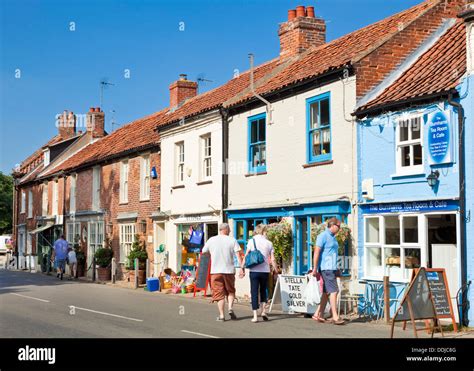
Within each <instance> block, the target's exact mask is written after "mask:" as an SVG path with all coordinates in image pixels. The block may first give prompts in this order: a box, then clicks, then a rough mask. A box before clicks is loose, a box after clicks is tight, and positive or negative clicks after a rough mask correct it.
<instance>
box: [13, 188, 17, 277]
mask: <svg viewBox="0 0 474 371" xmlns="http://www.w3.org/2000/svg"><path fill="white" fill-rule="evenodd" d="M17 198H18V182H17V180H16V179H13V225H12V232H13V233H12V236H13V241H15V244H14V248H15V250H14V251H12V257H13V256H14V255H15V253H16V256H17V259H16V262H17V265H16V268H17V269H18V199H17Z"/></svg>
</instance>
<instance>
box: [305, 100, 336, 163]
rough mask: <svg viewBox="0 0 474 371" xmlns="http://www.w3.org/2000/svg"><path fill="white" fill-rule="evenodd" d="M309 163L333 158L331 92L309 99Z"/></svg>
mask: <svg viewBox="0 0 474 371" xmlns="http://www.w3.org/2000/svg"><path fill="white" fill-rule="evenodd" d="M306 105H307V121H308V123H307V128H308V130H307V131H308V134H307V135H308V156H307V160H308V162H309V163H312V162H318V161H328V160H330V159H331V119H330V100H329V93H325V94H322V95H319V96H317V97H313V98H310V99H307V101H306Z"/></svg>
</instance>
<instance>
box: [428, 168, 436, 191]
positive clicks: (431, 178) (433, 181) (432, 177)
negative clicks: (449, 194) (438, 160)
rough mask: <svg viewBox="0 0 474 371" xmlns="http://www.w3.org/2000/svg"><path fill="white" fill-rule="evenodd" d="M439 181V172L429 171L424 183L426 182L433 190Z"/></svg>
mask: <svg viewBox="0 0 474 371" xmlns="http://www.w3.org/2000/svg"><path fill="white" fill-rule="evenodd" d="M438 179H439V171H438V170H435V171H433V170H431V173H430V175H428V176H427V177H426V181H427V182H428V185H429V186H430V187H431V188H433V187H434V186H435V185H436V184H437V183H438Z"/></svg>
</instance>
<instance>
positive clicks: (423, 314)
mask: <svg viewBox="0 0 474 371" xmlns="http://www.w3.org/2000/svg"><path fill="white" fill-rule="evenodd" d="M409 304H410V305H411V310H412V313H413V318H412V317H411V314H410V308H409ZM435 317H436V315H435V311H434V306H433V301H432V300H431V297H430V285H429V283H428V279H427V276H426V272H425V270H424V269H420V271H419V272H418V273H417V274H416V276H415V277H414V279H413V280H412V282H411V284H410V286H408V289H407V292H406V293H405V297H404V298H403V301H402V305H401V308H400V309H399V311H398V312H397V314H396V315H395V317H394V321H409V320H419V319H430V318H435Z"/></svg>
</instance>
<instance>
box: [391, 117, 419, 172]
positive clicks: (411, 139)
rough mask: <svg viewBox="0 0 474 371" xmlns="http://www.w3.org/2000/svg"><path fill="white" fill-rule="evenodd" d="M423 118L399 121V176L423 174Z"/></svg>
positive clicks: (397, 142)
mask: <svg viewBox="0 0 474 371" xmlns="http://www.w3.org/2000/svg"><path fill="white" fill-rule="evenodd" d="M422 129H423V125H422V120H421V116H413V117H410V118H408V119H402V120H399V121H398V125H397V129H396V133H395V135H396V144H397V148H396V152H397V153H396V164H397V175H409V174H417V173H421V172H423V144H422V143H423V142H422Z"/></svg>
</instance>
